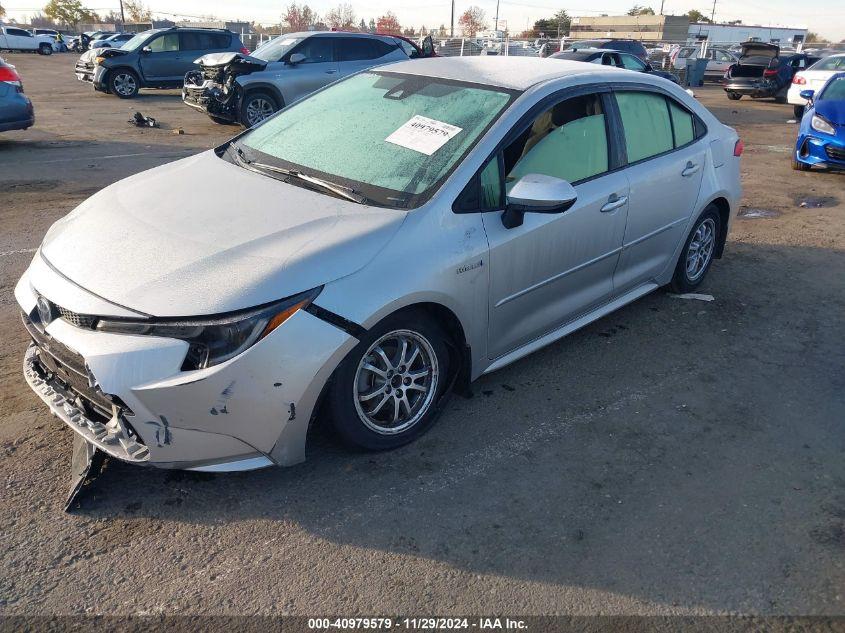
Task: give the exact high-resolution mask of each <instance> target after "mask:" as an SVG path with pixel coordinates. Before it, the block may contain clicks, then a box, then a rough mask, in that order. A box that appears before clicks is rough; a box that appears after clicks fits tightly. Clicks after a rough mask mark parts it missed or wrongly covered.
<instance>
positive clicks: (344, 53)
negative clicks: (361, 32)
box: [335, 37, 381, 62]
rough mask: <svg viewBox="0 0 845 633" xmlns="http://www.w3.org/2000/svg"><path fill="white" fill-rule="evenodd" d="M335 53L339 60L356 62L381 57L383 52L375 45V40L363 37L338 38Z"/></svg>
mask: <svg viewBox="0 0 845 633" xmlns="http://www.w3.org/2000/svg"><path fill="white" fill-rule="evenodd" d="M335 55H336V56H337V61H339V62H354V61H359V60H364V59H376V58H377V57H381V54H380V53H379V51H378V50H377V49H376V47H375V40H371V39H367V38H363V37H340V38H338V39H337V44H336V46H335Z"/></svg>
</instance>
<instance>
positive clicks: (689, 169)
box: [681, 161, 701, 178]
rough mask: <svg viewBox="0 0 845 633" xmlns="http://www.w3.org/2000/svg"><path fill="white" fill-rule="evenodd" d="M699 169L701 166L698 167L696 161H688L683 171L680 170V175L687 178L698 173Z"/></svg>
mask: <svg viewBox="0 0 845 633" xmlns="http://www.w3.org/2000/svg"><path fill="white" fill-rule="evenodd" d="M699 169H701V167H699V166H698V165H697V164H696V163H694V162H692V161H688V162H687V166H686V167H684V171H682V172H681V176H683V177H684V178H687V177H689V176H692V175H693V174H695V173H698V170H699Z"/></svg>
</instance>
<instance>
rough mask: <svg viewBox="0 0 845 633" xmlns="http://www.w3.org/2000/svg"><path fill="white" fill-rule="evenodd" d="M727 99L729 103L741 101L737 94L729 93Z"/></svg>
mask: <svg viewBox="0 0 845 633" xmlns="http://www.w3.org/2000/svg"><path fill="white" fill-rule="evenodd" d="M728 99H730V100H731V101H739V100H740V99H742V95H741V94H739V93H738V92H729V93H728Z"/></svg>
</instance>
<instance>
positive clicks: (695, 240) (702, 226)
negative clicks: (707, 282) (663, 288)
mask: <svg viewBox="0 0 845 633" xmlns="http://www.w3.org/2000/svg"><path fill="white" fill-rule="evenodd" d="M721 223H722V222H721V219H720V218H719V211H718V210H717V209H716V208H715V207H713V206H712V205H711V206H709V207H707V208H706V209H704V211H703V212H702V213H701V215H700V216H698V219H697V220H696V221H695V224H694V225H693V227H692V231H690V234H689V237H687V241H686V242H685V243H684V248H683V249H682V250H681V256H680V257H679V258H678V264H677V265H676V266H675V275H674V276H673V277H672V281H671V282H670V284H669V286H670V288H671V289H672V290H673V291H674V292H677V293H680V294H682V293H685V292H692V291H693V290H695V289H696V288H697V287H698V286H700V285H701V282H702V281H704V278H705V277H706V276H707V271H708V270H710V264H712V263H713V254H714V253H715V252H716V246H717V243H718V240H719V235H721V233H720V231H721Z"/></svg>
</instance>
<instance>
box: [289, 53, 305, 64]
mask: <svg viewBox="0 0 845 633" xmlns="http://www.w3.org/2000/svg"><path fill="white" fill-rule="evenodd" d="M305 59H306V57H305V55H303V54H302V53H294V54H293V55H291V56H290V57H288V64H290V65H291V66H296V65H297V64H300V63H302V62H304V61H305Z"/></svg>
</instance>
